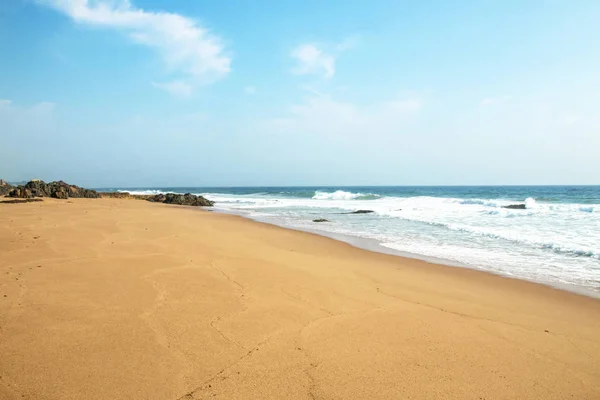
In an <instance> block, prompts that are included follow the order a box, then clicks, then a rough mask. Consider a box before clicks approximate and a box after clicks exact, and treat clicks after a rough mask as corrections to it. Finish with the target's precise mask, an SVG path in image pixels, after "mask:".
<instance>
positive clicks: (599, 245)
mask: <svg viewBox="0 0 600 400" xmlns="http://www.w3.org/2000/svg"><path fill="white" fill-rule="evenodd" d="M103 190H105V191H107V190H108V189H103ZM115 190H116V189H115ZM119 190H123V191H129V192H130V193H132V194H149V193H166V192H176V193H188V192H189V193H194V194H201V195H203V196H205V197H206V198H208V199H210V200H213V201H215V210H217V211H222V212H229V213H236V214H241V215H244V216H246V217H249V218H252V219H256V220H260V221H263V222H269V223H273V224H277V225H281V226H285V227H289V228H294V229H299V230H305V231H310V232H314V233H319V234H322V235H326V236H331V237H335V238H337V239H341V240H346V241H348V242H350V243H352V244H354V245H357V246H361V247H366V248H369V249H371V250H379V251H383V252H388V253H389V252H392V253H395V254H399V255H404V256H409V257H414V258H421V259H426V260H429V261H434V262H439V263H443V264H448V265H453V266H457V267H467V268H472V269H478V270H484V271H489V272H492V273H496V274H500V275H504V276H509V277H514V278H520V279H525V280H530V281H534V282H539V283H544V284H548V285H552V286H555V287H560V288H563V289H567V290H572V291H577V292H584V293H586V294H590V295H594V296H600V186H478V187H403V186H398V187H380V186H363V187H335V186H331V187H234V188H223V187H220V188H194V187H190V188H168V187H160V188H159V187H156V188H142V189H140V188H121V189H119ZM509 205H519V206H520V207H524V208H523V209H510V208H505V207H506V206H509ZM357 210H371V211H373V212H372V213H366V214H352V212H353V211H357ZM315 219H326V220H327V222H319V223H317V222H313V220H315Z"/></svg>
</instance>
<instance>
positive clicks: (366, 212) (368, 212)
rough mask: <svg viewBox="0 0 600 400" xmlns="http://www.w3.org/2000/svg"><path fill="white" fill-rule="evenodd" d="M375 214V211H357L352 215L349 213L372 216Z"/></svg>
mask: <svg viewBox="0 0 600 400" xmlns="http://www.w3.org/2000/svg"><path fill="white" fill-rule="evenodd" d="M374 212H375V211H373V210H356V211H352V212H351V213H348V214H371V213H374Z"/></svg>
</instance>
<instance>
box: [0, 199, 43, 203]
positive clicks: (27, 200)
mask: <svg viewBox="0 0 600 400" xmlns="http://www.w3.org/2000/svg"><path fill="white" fill-rule="evenodd" d="M37 201H44V200H42V199H40V198H35V199H13V200H4V201H0V204H20V203H34V202H37Z"/></svg>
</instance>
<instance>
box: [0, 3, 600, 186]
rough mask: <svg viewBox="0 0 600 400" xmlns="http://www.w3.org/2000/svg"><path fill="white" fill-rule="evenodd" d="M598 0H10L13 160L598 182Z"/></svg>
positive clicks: (2, 162) (2, 71)
mask: <svg viewBox="0 0 600 400" xmlns="http://www.w3.org/2000/svg"><path fill="white" fill-rule="evenodd" d="M598 21H600V2H598V1H595V0H588V1H585V0H528V1H522V0H464V1H446V0H428V1H416V0H415V1H401V0H391V1H388V0H371V1H364V0H328V1H322V0H305V1H296V0H293V1H292V0H278V1H271V0H268V1H267V0H264V1H263V0H253V1H250V0H235V1H234V0H220V1H215V0H212V1H210V0H129V1H128V0H0V178H4V179H6V180H9V181H22V180H29V179H32V178H40V179H44V180H48V181H49V180H58V179H62V180H65V181H67V182H69V183H74V184H78V185H81V186H88V187H151V186H295V185H307V186H310V185H332V186H347V185H504V184H512V185H529V184H540V185H550V184H600V111H599V110H600V73H599V71H600V28H599V27H598Z"/></svg>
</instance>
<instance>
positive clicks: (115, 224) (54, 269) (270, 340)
mask: <svg viewBox="0 0 600 400" xmlns="http://www.w3.org/2000/svg"><path fill="white" fill-rule="evenodd" d="M205 398H219V399H486V400H489V399H561V400H562V399H567V398H569V399H570V398H572V399H596V400H597V399H600V302H599V301H598V300H596V299H592V298H587V297H583V296H579V295H576V294H571V293H567V292H564V291H560V290H556V289H552V288H549V287H545V286H542V285H537V284H533V283H528V282H523V281H518V280H513V279H507V278H502V277H498V276H494V275H491V274H486V273H482V272H477V271H472V270H467V269H460V268H454V267H445V266H438V265H433V264H428V263H426V262H422V261H418V260H411V259H406V258H401V257H395V256H389V255H384V254H377V253H372V252H368V251H365V250H361V249H357V248H353V247H351V246H350V245H347V244H345V243H341V242H337V241H335V240H332V239H328V238H324V237H319V236H316V235H312V234H309V233H303V232H297V231H292V230H286V229H283V228H278V227H274V226H271V225H266V224H261V223H257V222H253V221H249V220H246V219H243V218H240V217H236V216H230V215H223V214H218V213H214V212H206V211H202V210H199V209H193V208H186V207H179V206H167V205H164V204H153V203H149V202H145V201H137V200H119V199H97V200H96V199H73V200H69V201H65V200H62V201H60V200H52V199H46V200H45V201H44V202H42V203H28V204H10V205H4V204H2V205H0V399H3V400H4V399H7V400H8V399H36V400H38V399H86V400H90V399H103V400H106V399H167V400H175V399H205Z"/></svg>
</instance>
